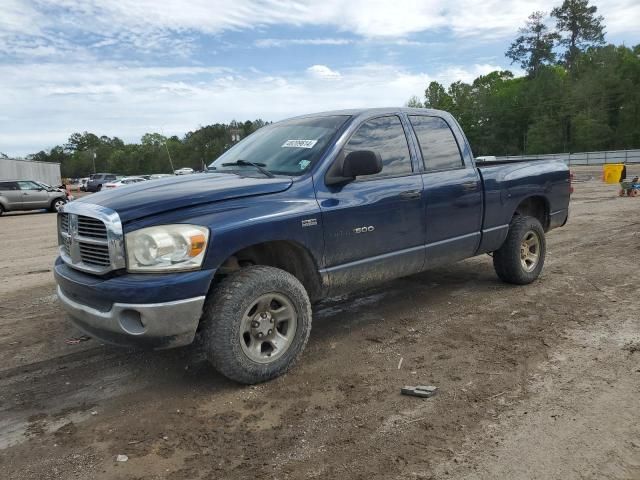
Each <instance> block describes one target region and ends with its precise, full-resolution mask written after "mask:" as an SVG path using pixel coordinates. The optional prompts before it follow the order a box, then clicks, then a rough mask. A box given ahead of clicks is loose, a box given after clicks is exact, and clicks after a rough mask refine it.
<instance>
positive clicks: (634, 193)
mask: <svg viewBox="0 0 640 480" xmlns="http://www.w3.org/2000/svg"><path fill="white" fill-rule="evenodd" d="M638 195H640V190H638V189H637V188H634V189H633V190H630V191H629V196H630V197H637V196H638Z"/></svg>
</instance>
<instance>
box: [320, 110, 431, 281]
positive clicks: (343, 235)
mask: <svg viewBox="0 0 640 480" xmlns="http://www.w3.org/2000/svg"><path fill="white" fill-rule="evenodd" d="M405 128H407V130H408V128H409V127H408V125H406V124H404V125H403V122H402V121H401V119H400V117H399V116H397V115H386V116H381V117H376V118H372V119H369V120H366V121H365V122H363V123H362V124H361V125H360V126H359V127H358V129H357V130H356V131H355V132H354V133H353V135H352V136H351V138H350V139H349V140H348V141H347V143H346V144H345V146H344V148H343V150H342V152H341V153H340V155H344V156H346V155H347V154H348V153H349V152H352V151H355V150H373V151H375V152H378V153H379V154H380V156H381V158H382V164H383V166H382V171H381V172H380V173H377V174H374V175H366V176H361V177H357V178H356V180H355V181H351V182H349V183H346V184H344V185H339V186H327V185H325V184H324V182H322V183H321V185H317V190H316V195H317V199H318V203H319V205H320V209H321V211H322V221H323V231H324V237H325V265H326V267H327V272H328V275H329V279H330V283H331V286H332V291H334V292H336V291H343V290H344V289H346V288H349V287H351V286H354V287H355V286H358V285H362V284H366V283H373V282H376V281H379V280H382V279H386V278H393V277H399V276H403V275H408V274H411V273H414V272H417V271H420V270H421V269H422V266H423V263H424V229H423V225H424V223H423V221H422V217H423V205H422V198H421V195H422V179H421V177H420V173H419V172H418V171H417V169H415V170H416V171H414V162H413V156H412V155H411V151H410V148H409V143H408V140H407V136H406V131H405ZM339 158H340V156H339ZM415 160H416V162H417V158H416V159H415ZM415 166H417V163H415ZM333 289H335V290H333Z"/></svg>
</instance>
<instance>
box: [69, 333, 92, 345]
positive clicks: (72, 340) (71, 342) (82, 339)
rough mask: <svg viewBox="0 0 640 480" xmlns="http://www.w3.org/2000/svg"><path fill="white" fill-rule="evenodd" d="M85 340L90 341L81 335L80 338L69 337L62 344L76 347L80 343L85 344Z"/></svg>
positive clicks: (89, 338)
mask: <svg viewBox="0 0 640 480" xmlns="http://www.w3.org/2000/svg"><path fill="white" fill-rule="evenodd" d="M87 340H91V337H88V336H87V335H82V336H81V337H69V338H67V339H66V340H65V341H64V343H66V344H67V345H77V344H79V343H81V342H86V341H87Z"/></svg>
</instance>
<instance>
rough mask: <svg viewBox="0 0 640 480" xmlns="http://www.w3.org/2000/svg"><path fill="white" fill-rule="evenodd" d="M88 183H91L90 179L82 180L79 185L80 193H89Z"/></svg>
mask: <svg viewBox="0 0 640 480" xmlns="http://www.w3.org/2000/svg"><path fill="white" fill-rule="evenodd" d="M88 182H89V177H84V178H81V179H80V180H79V181H78V185H80V191H82V192H86V191H87V183H88Z"/></svg>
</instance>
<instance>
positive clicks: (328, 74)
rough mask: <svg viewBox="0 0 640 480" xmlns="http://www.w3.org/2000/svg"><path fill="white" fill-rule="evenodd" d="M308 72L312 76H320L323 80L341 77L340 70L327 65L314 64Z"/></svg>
mask: <svg viewBox="0 0 640 480" xmlns="http://www.w3.org/2000/svg"><path fill="white" fill-rule="evenodd" d="M307 73H308V74H309V75H311V76H312V77H315V78H320V79H323V80H336V79H338V78H340V72H336V71H335V70H331V69H330V68H329V67H327V66H326V65H312V66H310V67H309V68H307Z"/></svg>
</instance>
